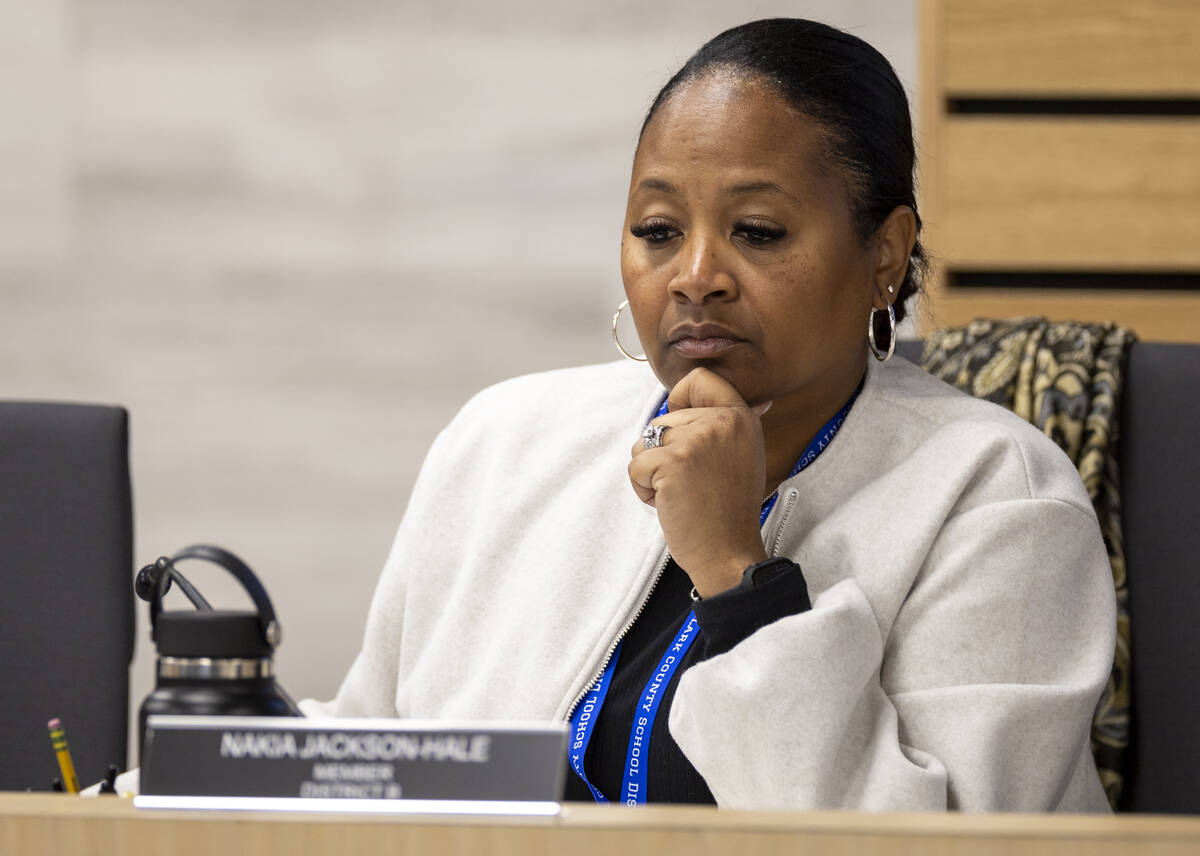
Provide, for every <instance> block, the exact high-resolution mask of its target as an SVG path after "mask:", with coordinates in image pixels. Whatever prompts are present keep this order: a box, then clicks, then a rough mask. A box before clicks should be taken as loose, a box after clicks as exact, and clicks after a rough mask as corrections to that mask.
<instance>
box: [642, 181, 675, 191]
mask: <svg viewBox="0 0 1200 856" xmlns="http://www.w3.org/2000/svg"><path fill="white" fill-rule="evenodd" d="M637 189H638V190H661V191H662V192H663V193H678V192H679V188H678V187H676V186H675V185H673V184H671V182H669V181H665V180H664V179H661V178H643V179H642V180H641V181H639V182H638V186H637Z"/></svg>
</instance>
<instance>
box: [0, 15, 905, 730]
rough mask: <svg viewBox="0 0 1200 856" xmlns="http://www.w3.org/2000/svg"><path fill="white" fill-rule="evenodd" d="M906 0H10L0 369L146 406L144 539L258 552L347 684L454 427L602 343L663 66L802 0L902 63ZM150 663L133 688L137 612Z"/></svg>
mask: <svg viewBox="0 0 1200 856" xmlns="http://www.w3.org/2000/svg"><path fill="white" fill-rule="evenodd" d="M913 5H914V4H913V3H911V2H889V0H859V2H835V0H821V2H756V3H746V4H736V3H730V2H728V0H659V2H655V3H640V2H638V3H635V2H626V0H622V2H613V3H601V2H586V3H585V2H577V3H562V2H557V3H550V2H546V3H537V2H534V0H521V2H509V3H490V2H484V0H476V2H470V3H468V2H440V3H437V4H416V3H403V2H391V3H383V2H378V3H373V2H366V0H353V2H345V0H343V2H339V3H336V4H334V3H327V2H316V0H253V2H251V0H187V2H184V0H174V2H170V3H164V2H161V0H86V2H85V0H39V2H36V3H29V2H22V0H0V20H2V21H3V26H0V91H2V92H3V103H4V104H5V106H6V110H5V112H6V114H7V117H6V121H5V123H4V125H3V127H2V128H0V156H2V158H3V160H0V163H2V164H3V169H0V297H2V303H0V305H2V307H3V312H2V314H0V395H2V396H4V397H9V398H42V399H73V400H84V401H100V402H113V403H119V404H122V405H124V406H126V407H128V408H129V409H130V411H131V414H132V455H133V477H134V492H135V501H136V522H137V548H136V556H137V559H138V561H139V563H140V562H146V561H150V560H152V559H153V558H154V557H155V556H157V555H159V554H162V553H169V552H172V551H174V550H176V549H178V548H180V547H182V546H183V545H185V544H188V543H191V542H195V541H209V542H212V543H215V544H219V545H223V546H226V547H228V548H230V549H232V550H234V551H235V552H237V553H239V554H240V555H242V556H243V557H244V558H245V559H246V560H247V561H249V562H250V564H251V565H252V566H253V567H254V568H256V569H257V570H258V571H259V572H260V574H261V575H262V577H263V578H264V580H265V582H266V584H267V587H268V589H269V590H270V592H271V593H272V596H273V598H274V599H275V602H276V607H277V610H278V611H279V613H280V614H281V616H282V619H283V624H284V627H285V641H284V645H283V647H282V649H281V652H280V655H279V657H278V666H279V671H280V673H281V675H282V677H283V680H284V683H285V684H286V685H287V687H288V688H289V689H290V690H291V691H292V692H293V694H295V695H297V696H305V695H317V696H322V697H325V696H329V695H331V694H332V693H333V692H334V691H335V690H336V688H337V685H338V683H339V681H340V678H341V675H342V674H343V673H344V671H345V669H346V668H347V666H348V665H349V663H350V661H351V659H352V658H353V655H354V653H355V651H356V650H357V646H358V643H359V638H360V634H361V630H362V625H363V618H364V615H365V612H366V609H367V604H368V601H369V599H370V595H371V591H372V588H373V586H374V582H375V578H376V576H377V574H378V571H379V568H380V567H381V566H382V562H383V559H384V557H385V555H386V552H387V549H388V545H389V543H390V540H391V537H392V533H393V531H394V529H395V526H396V523H397V522H398V520H399V519H400V516H401V515H402V513H403V511H404V506H405V502H406V499H407V496H408V492H409V489H410V486H411V484H412V481H413V478H414V476H415V474H416V471H417V468H418V466H419V465H420V462H421V458H422V455H423V453H424V450H425V448H426V447H427V446H428V444H429V443H430V441H431V440H432V438H433V436H434V434H435V433H436V431H437V430H438V429H439V428H440V427H441V426H442V425H444V424H445V422H446V421H447V420H448V419H449V418H450V417H451V416H452V415H453V413H454V411H455V410H456V409H457V408H458V407H459V406H460V405H461V404H462V403H463V402H464V401H465V400H466V399H467V397H469V396H470V395H471V394H472V393H473V392H475V391H477V390H478V389H480V388H481V387H483V386H484V385H486V384H489V383H491V382H493V381H496V380H499V379H501V378H504V377H507V376H510V375H513V374H517V373H522V372H529V371H536V370H539V369H547V368H552V367H557V366H564V365H571V364H579V363H586V362H594V361H598V360H608V359H611V358H613V357H614V356H615V352H614V351H613V350H612V348H611V344H610V342H609V340H608V321H609V317H610V315H611V313H612V311H613V308H614V307H615V305H616V303H617V302H618V301H619V300H620V298H621V288H620V278H619V271H618V264H617V244H618V240H619V229H620V224H621V219H622V214H623V209H624V196H625V190H626V180H627V173H628V168H629V162H630V157H631V154H632V144H633V141H634V136H635V133H636V129H637V126H638V124H639V122H640V119H641V115H642V112H643V111H644V109H645V108H646V106H647V104H648V102H649V100H650V98H651V96H652V95H653V93H654V92H655V91H656V90H657V88H658V86H659V85H661V84H662V83H663V82H664V81H665V80H666V78H667V77H668V76H669V74H670V73H671V72H672V71H673V70H674V69H675V68H676V67H677V66H678V64H679V63H680V62H682V60H683V59H684V58H686V56H687V55H688V54H689V53H690V52H691V51H692V50H694V49H695V48H696V47H698V46H699V45H700V44H701V43H702V42H703V41H704V40H705V39H706V38H708V37H709V36H711V35H713V34H715V33H716V32H718V31H719V30H721V29H723V28H724V27H726V26H729V25H732V24H735V23H740V22H742V21H745V20H749V19H751V18H755V17H765V16H770V15H776V14H790V15H807V16H809V17H814V18H818V19H820V20H825V21H828V22H830V23H833V24H836V25H839V26H842V27H846V28H849V29H851V30H853V31H854V32H856V33H858V34H859V35H861V36H863V37H864V38H866V39H867V40H868V41H871V42H873V43H874V44H876V45H877V46H878V47H879V48H880V49H881V50H882V51H883V52H884V53H885V54H886V55H888V56H889V57H890V58H891V60H892V61H893V63H894V64H895V65H896V67H897V70H898V71H899V73H900V76H901V78H902V79H903V80H904V81H905V82H906V83H907V84H908V85H909V88H910V94H912V86H913V85H914V84H915V81H916V68H915V50H916V44H915V42H916V22H915V10H914V8H913ZM427 7H432V8H427ZM195 576H196V577H197V578H198V582H199V584H200V585H201V587H202V588H205V589H206V591H208V590H211V591H213V592H215V595H214V598H213V599H214V600H220V601H222V602H223V603H224V604H225V605H229V606H233V605H235V604H236V603H238V601H237V600H236V596H235V595H234V594H233V593H232V592H231V591H229V590H228V589H223V588H222V587H221V586H220V584H219V577H218V575H212V574H208V573H204V572H201V571H199V570H197V572H196V574H195ZM139 611H140V610H139ZM139 618H140V619H142V618H144V616H139ZM143 623H144V622H143ZM133 668H134V672H133V683H134V689H133V693H132V695H133V701H134V705H135V707H136V704H138V703H139V702H140V699H141V698H142V697H143V696H144V695H145V693H146V692H147V691H148V689H149V687H150V685H151V683H152V671H153V651H152V648H151V646H150V644H149V642H148V639H147V637H146V634H145V632H144V629H143V630H141V631H139V641H138V654H137V659H136V661H135V663H134V667H133Z"/></svg>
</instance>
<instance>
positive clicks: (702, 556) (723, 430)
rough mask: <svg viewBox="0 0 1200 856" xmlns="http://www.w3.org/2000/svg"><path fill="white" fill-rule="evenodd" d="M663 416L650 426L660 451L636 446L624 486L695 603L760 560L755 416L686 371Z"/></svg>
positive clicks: (761, 469) (701, 372) (707, 376)
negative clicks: (647, 514) (657, 529)
mask: <svg viewBox="0 0 1200 856" xmlns="http://www.w3.org/2000/svg"><path fill="white" fill-rule="evenodd" d="M668 407H669V412H668V413H667V414H666V415H665V416H660V417H658V418H656V419H654V420H652V421H651V424H652V425H664V426H667V429H668V430H667V431H666V432H664V434H663V436H662V441H663V444H662V446H660V447H659V448H656V449H647V448H645V447H644V446H643V444H642V441H641V440H638V441H637V442H636V443H635V444H634V446H633V460H632V461H630V462H629V480H630V481H631V482H632V483H633V489H634V490H635V491H636V492H637V495H638V497H639V498H640V499H641V500H642V502H645V503H646V504H647V505H652V506H654V508H655V509H657V511H658V521H659V524H660V525H661V526H662V531H663V535H664V536H665V537H666V539H667V549H668V550H670V551H671V555H672V556H673V557H674V559H675V561H676V562H678V563H679V566H680V567H681V568H683V569H684V570H685V571H687V573H688V575H689V576H690V577H691V578H692V584H693V585H695V586H696V591H697V592H698V593H699V594H700V595H701V597H711V596H712V595H715V594H719V593H720V592H723V591H725V590H726V589H730V588H732V587H734V586H735V585H737V584H738V583H739V582H740V581H741V578H742V572H743V571H745V569H746V568H747V567H748V566H750V565H752V564H754V563H755V562H760V561H762V560H763V559H765V558H767V554H766V551H765V550H764V549H763V543H762V531H761V529H760V527H759V522H758V518H759V511H760V509H761V507H762V500H763V494H764V492H765V490H766V464H765V460H764V455H763V431H762V421H761V417H762V414H763V413H765V412H766V411H767V408H769V407H770V402H764V403H763V404H759V405H756V406H754V407H749V406H748V405H747V404H746V402H745V401H743V400H742V397H741V396H740V395H739V394H738V392H737V390H736V389H734V388H733V386H731V385H730V384H729V383H728V382H727V381H726V380H725V379H724V378H722V377H721V376H720V375H718V374H716V373H715V372H713V371H710V370H709V369H705V368H698V369H694V370H692V371H691V372H689V373H688V374H687V375H686V376H685V377H684V378H683V380H681V381H679V383H677V384H676V385H675V388H674V389H672V390H671V394H670V396H669V398H668Z"/></svg>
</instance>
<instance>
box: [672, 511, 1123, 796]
mask: <svg viewBox="0 0 1200 856" xmlns="http://www.w3.org/2000/svg"><path fill="white" fill-rule="evenodd" d="M810 564H811V562H810ZM1114 621H1115V615H1114V602H1113V592H1112V582H1111V574H1110V571H1109V568H1108V561H1107V556H1106V555H1105V551H1104V547H1103V543H1102V541H1101V539H1100V537H1099V532H1098V528H1097V526H1096V523H1095V519H1094V517H1092V516H1090V515H1088V514H1087V513H1085V511H1083V510H1082V509H1080V508H1078V507H1076V506H1074V505H1071V504H1069V503H1065V502H1062V501H1058V500H1049V499H1023V500H1015V501H1007V502H998V503H994V504H989V505H985V506H981V507H977V508H975V509H973V510H970V511H967V512H963V513H961V514H960V515H958V516H956V517H954V518H951V519H950V520H949V521H947V523H946V524H945V525H944V526H943V528H942V530H941V532H940V533H939V535H938V537H937V539H936V540H935V542H934V544H933V546H932V549H930V551H929V552H928V554H927V556H926V558H925V560H924V563H923V565H922V567H921V570H920V573H919V574H918V576H917V579H916V580H915V581H914V584H913V586H912V589H911V591H910V592H909V595H908V597H907V599H906V600H905V601H904V604H903V605H902V607H901V608H900V610H899V612H898V613H897V614H896V616H895V618H894V621H891V622H890V626H885V625H884V624H882V623H881V621H880V619H879V618H878V617H877V616H876V614H875V612H874V611H873V609H872V605H871V602H870V601H869V599H868V597H867V594H866V593H865V592H864V590H863V588H862V587H861V586H860V584H859V583H858V582H857V581H856V580H855V579H854V578H853V577H847V578H844V579H842V580H841V581H839V582H836V583H834V584H833V585H831V586H830V587H828V588H827V589H825V590H824V591H822V592H820V594H819V595H818V596H817V597H816V598H815V599H814V602H813V608H812V609H811V610H809V611H807V612H803V613H800V614H797V615H792V616H789V617H786V618H783V619H781V620H779V621H777V622H775V623H773V624H771V625H769V626H767V627H764V628H763V629H761V630H759V631H758V632H756V633H754V634H753V635H751V636H750V637H749V638H747V639H746V640H745V641H743V642H741V643H740V644H738V645H736V646H734V647H733V648H732V649H730V650H729V651H728V652H727V653H724V654H721V655H719V656H716V657H714V658H712V659H710V660H707V661H705V662H703V663H699V664H697V665H696V666H694V667H692V668H691V669H690V670H689V671H688V672H687V673H686V674H684V675H683V676H682V678H681V679H680V682H679V688H678V691H677V693H676V697H675V701H674V704H673V706H672V709H671V714H670V727H671V732H672V735H673V736H674V737H675V739H676V741H677V742H678V744H679V746H680V747H681V748H682V749H683V751H684V753H685V754H686V755H687V757H688V759H689V760H690V761H691V762H692V763H693V765H694V766H695V767H696V769H697V770H698V771H699V772H700V774H701V775H702V776H704V778H705V781H706V782H707V783H708V785H709V788H710V789H711V790H712V793H713V795H714V797H715V798H716V800H717V802H718V804H720V805H723V806H727V807H733V808H749V807H754V808H759V809H763V808H778V809H801V808H810V809H814V808H855V809H867V810H891V811H911V810H941V809H946V808H957V809H964V810H1015V811H1045V810H1053V809H1056V808H1057V809H1070V810H1105V809H1106V805H1107V804H1106V803H1105V801H1104V795H1103V791H1102V789H1101V788H1100V785H1099V780H1098V778H1097V776H1096V773H1095V771H1094V768H1093V767H1092V764H1091V759H1090V754H1089V745H1088V733H1089V724H1090V720H1091V715H1092V712H1093V709H1094V706H1095V704H1096V700H1097V698H1098V696H1099V693H1100V690H1101V688H1102V686H1103V685H1104V682H1105V680H1106V679H1107V676H1108V672H1109V669H1110V668H1111V663H1112V652H1113V644H1114V632H1115V631H1114V626H1115V625H1114Z"/></svg>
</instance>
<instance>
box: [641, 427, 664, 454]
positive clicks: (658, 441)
mask: <svg viewBox="0 0 1200 856" xmlns="http://www.w3.org/2000/svg"><path fill="white" fill-rule="evenodd" d="M668 427H670V426H668V425H647V426H646V427H645V428H643V429H642V446H643V448H646V449H657V448H659V447H660V446H661V445H662V444H663V439H662V438H663V434H665V433H666V432H667V428H668Z"/></svg>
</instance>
